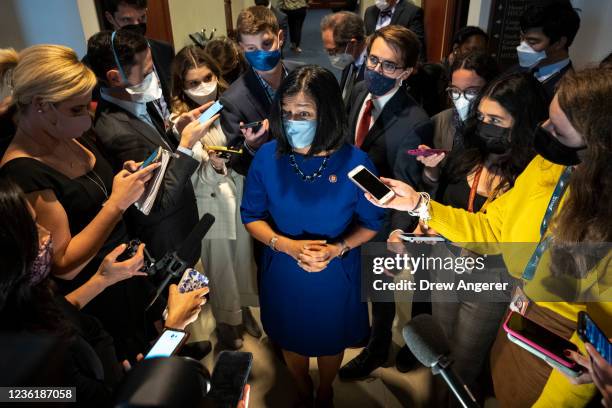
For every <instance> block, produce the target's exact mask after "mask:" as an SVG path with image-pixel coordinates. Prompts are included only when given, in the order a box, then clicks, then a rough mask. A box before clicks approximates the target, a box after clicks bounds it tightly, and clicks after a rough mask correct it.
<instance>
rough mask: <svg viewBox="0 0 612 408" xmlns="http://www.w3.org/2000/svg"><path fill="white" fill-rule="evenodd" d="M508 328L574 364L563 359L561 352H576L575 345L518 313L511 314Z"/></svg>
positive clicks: (570, 362)
mask: <svg viewBox="0 0 612 408" xmlns="http://www.w3.org/2000/svg"><path fill="white" fill-rule="evenodd" d="M508 327H509V328H510V329H512V330H513V331H515V332H516V333H517V334H520V335H521V336H523V337H525V338H526V339H528V340H530V341H532V342H533V343H535V344H537V345H538V346H540V347H542V348H544V349H545V350H548V351H549V352H551V353H553V354H554V355H555V356H557V357H559V358H560V359H562V360H563V361H566V362H568V363H569V364H571V365H574V364H575V362H574V360H571V359H569V358H567V357H565V354H564V353H563V352H564V351H565V350H573V351H578V347H576V345H575V344H573V343H570V342H569V341H568V340H565V339H564V338H563V337H560V336H557V335H556V334H554V333H552V332H551V331H549V330H547V329H545V328H544V327H542V326H540V325H538V324H536V323H534V322H532V321H531V320H529V319H527V318H524V317H523V316H521V315H520V314H518V313H512V314H511V316H510V319H509V320H508Z"/></svg>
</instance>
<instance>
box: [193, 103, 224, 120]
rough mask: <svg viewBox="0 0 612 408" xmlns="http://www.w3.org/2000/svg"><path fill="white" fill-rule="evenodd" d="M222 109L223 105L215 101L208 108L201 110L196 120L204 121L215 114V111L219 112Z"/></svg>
mask: <svg viewBox="0 0 612 408" xmlns="http://www.w3.org/2000/svg"><path fill="white" fill-rule="evenodd" d="M222 109H223V105H222V104H221V102H219V101H217V102H215V103H214V104H213V105H212V106H211V107H210V108H208V109H206V110H205V111H204V112H202V114H201V115H200V117H199V118H198V120H199V121H200V123H205V122H206V121H207V120H209V119H210V118H212V117H213V116H215V115H216V114H217V113H219V112H221V110H222Z"/></svg>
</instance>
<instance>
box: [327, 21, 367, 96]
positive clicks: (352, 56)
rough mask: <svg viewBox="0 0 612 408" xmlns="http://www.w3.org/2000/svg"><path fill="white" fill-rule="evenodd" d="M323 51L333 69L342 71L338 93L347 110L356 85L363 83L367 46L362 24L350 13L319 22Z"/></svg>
mask: <svg viewBox="0 0 612 408" xmlns="http://www.w3.org/2000/svg"><path fill="white" fill-rule="evenodd" d="M321 38H322V40H323V48H324V49H325V51H326V52H327V55H329V59H330V62H331V64H332V66H333V67H334V68H337V69H341V70H342V76H341V77H340V89H342V100H343V101H344V104H345V105H346V106H348V104H349V101H350V100H351V99H352V98H351V95H352V93H353V88H354V86H355V84H357V83H358V82H360V81H363V72H364V71H365V58H366V49H365V48H366V43H365V29H364V25H363V20H362V19H361V17H359V16H358V15H357V14H355V13H351V12H350V11H340V12H338V13H334V14H327V15H326V16H325V17H323V19H322V20H321Z"/></svg>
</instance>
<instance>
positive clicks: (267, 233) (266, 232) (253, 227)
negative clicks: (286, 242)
mask: <svg viewBox="0 0 612 408" xmlns="http://www.w3.org/2000/svg"><path fill="white" fill-rule="evenodd" d="M244 227H245V228H246V230H247V231H248V232H249V234H251V236H252V237H253V238H255V239H256V240H258V241H259V242H262V243H264V244H266V245H268V244H269V243H270V240H271V239H272V237H274V236H276V237H278V239H279V241H280V240H281V239H285V237H283V236H281V235H279V234H277V233H276V232H275V231H274V230H273V229H272V227H271V226H270V224H268V222H267V221H264V220H259V221H253V222H250V223H248V224H245V225H244Z"/></svg>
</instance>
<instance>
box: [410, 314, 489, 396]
mask: <svg viewBox="0 0 612 408" xmlns="http://www.w3.org/2000/svg"><path fill="white" fill-rule="evenodd" d="M402 335H403V337H404V341H406V345H407V346H408V348H409V349H410V351H411V352H412V354H414V356H415V357H416V358H417V360H419V361H420V362H421V364H423V365H424V366H426V367H430V368H431V371H432V373H433V374H434V375H437V374H440V375H441V376H442V378H443V379H444V381H446V384H448V386H449V388H450V389H451V391H452V392H453V394H455V397H456V398H457V400H458V401H459V403H460V404H461V406H463V407H465V408H475V407H478V403H477V402H476V399H475V398H474V396H473V395H472V393H471V392H470V390H469V389H468V387H467V386H466V385H465V384H464V383H463V381H462V380H461V379H460V378H459V377H457V375H456V374H455V373H454V372H453V369H452V367H451V365H452V363H453V362H452V360H451V359H450V358H449V357H448V355H449V354H450V345H449V343H448V340H447V338H446V335H445V334H444V331H443V330H442V328H441V327H440V326H439V325H438V323H436V321H434V319H433V317H432V316H431V315H428V314H421V315H418V316H415V317H414V318H412V320H411V321H410V322H408V324H407V325H406V326H405V327H404V329H403V330H402Z"/></svg>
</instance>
